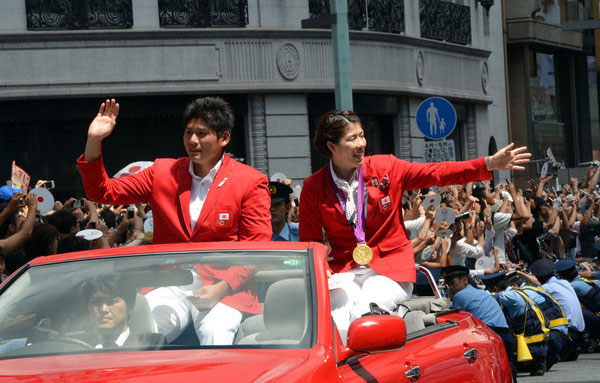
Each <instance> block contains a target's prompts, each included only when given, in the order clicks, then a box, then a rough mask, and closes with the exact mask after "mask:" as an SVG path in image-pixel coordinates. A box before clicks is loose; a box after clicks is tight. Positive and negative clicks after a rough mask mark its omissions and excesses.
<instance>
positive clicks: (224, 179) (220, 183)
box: [217, 177, 227, 187]
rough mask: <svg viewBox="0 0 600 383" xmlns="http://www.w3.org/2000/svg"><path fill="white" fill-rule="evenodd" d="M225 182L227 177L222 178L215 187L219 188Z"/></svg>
mask: <svg viewBox="0 0 600 383" xmlns="http://www.w3.org/2000/svg"><path fill="white" fill-rule="evenodd" d="M225 182H227V177H225V178H223V181H221V182H219V184H218V185H217V187H221V186H223V185H224V184H225Z"/></svg>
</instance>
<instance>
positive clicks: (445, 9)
mask: <svg viewBox="0 0 600 383" xmlns="http://www.w3.org/2000/svg"><path fill="white" fill-rule="evenodd" d="M419 15H420V18H421V37H424V38H426V39H433V40H443V41H447V42H450V43H455V44H463V45H467V44H471V8H470V7H469V6H468V5H460V4H454V3H450V2H448V1H442V0H419Z"/></svg>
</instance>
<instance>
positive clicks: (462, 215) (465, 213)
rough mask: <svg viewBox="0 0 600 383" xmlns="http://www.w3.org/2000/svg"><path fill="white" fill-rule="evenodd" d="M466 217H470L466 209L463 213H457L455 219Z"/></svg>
mask: <svg viewBox="0 0 600 383" xmlns="http://www.w3.org/2000/svg"><path fill="white" fill-rule="evenodd" d="M465 218H469V212H468V211H465V212H464V213H461V214H457V215H456V217H454V220H455V221H458V220H461V219H465Z"/></svg>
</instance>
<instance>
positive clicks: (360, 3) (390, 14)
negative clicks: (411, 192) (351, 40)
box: [308, 0, 404, 33]
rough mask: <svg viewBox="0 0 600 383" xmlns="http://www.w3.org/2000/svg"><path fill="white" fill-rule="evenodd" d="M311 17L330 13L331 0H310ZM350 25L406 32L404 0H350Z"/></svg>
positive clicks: (374, 29)
mask: <svg viewBox="0 0 600 383" xmlns="http://www.w3.org/2000/svg"><path fill="white" fill-rule="evenodd" d="M308 9H309V13H310V17H311V18H316V17H320V16H324V15H328V14H330V0H309V1H308ZM348 27H349V28H350V29H354V30H362V29H365V30H372V31H380V32H390V33H402V32H404V0H348Z"/></svg>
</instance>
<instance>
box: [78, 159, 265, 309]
mask: <svg viewBox="0 0 600 383" xmlns="http://www.w3.org/2000/svg"><path fill="white" fill-rule="evenodd" d="M77 164H78V165H79V171H80V173H81V178H82V181H83V186H84V188H85V192H86V194H87V196H88V198H89V199H90V200H92V201H96V202H99V203H105V204H109V205H126V204H132V203H137V202H149V203H150V205H151V207H152V217H153V219H154V236H153V242H154V243H174V242H203V241H270V240H271V235H272V232H273V230H272V229H271V212H270V210H269V209H270V207H271V196H270V194H269V187H268V185H269V183H268V180H267V177H266V176H265V175H264V174H262V173H260V172H259V171H258V170H256V169H254V168H252V167H250V166H247V165H244V164H242V163H239V162H237V161H235V160H233V159H231V158H230V157H229V156H228V155H227V154H225V156H224V158H223V163H222V164H221V167H220V168H219V171H218V172H217V175H216V176H215V179H214V181H213V184H212V185H211V187H210V190H209V192H208V195H207V196H206V200H205V201H204V205H203V206H202V210H201V212H200V216H199V217H198V220H197V222H196V225H195V227H194V231H193V232H192V230H191V224H190V189H191V186H192V176H191V174H190V172H189V166H190V159H189V158H188V157H183V158H179V159H156V160H155V161H154V164H153V165H152V166H151V167H149V168H146V169H144V170H142V171H140V172H139V173H136V174H133V175H130V176H126V177H120V178H109V177H108V175H107V174H106V170H105V169H104V163H103V161H102V158H100V159H98V160H97V161H94V162H87V161H84V159H83V155H82V156H81V157H80V158H79V159H78V160H77ZM232 271H233V270H232ZM220 273H221V274H223V275H222V276H221V278H218V277H217V276H215V277H217V278H218V279H223V280H226V281H227V283H228V284H229V286H230V287H231V289H232V290H233V291H234V294H233V295H231V296H227V297H225V298H224V299H223V303H225V304H229V305H230V306H232V307H234V308H236V309H238V310H242V311H248V309H250V308H251V309H250V311H255V308H256V304H257V302H254V301H252V302H250V301H249V300H248V299H253V300H256V297H255V296H254V294H252V293H251V290H252V289H251V286H247V283H246V282H247V281H248V280H249V277H250V276H251V274H252V273H251V271H249V270H245V269H244V268H241V269H236V270H235V272H229V273H225V272H224V271H223V270H221V271H220ZM255 303H256V304H255Z"/></svg>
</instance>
